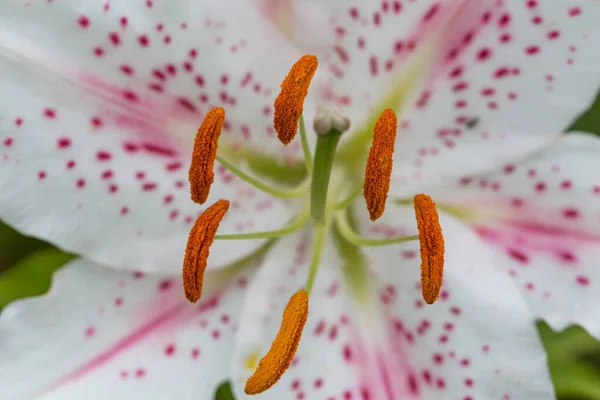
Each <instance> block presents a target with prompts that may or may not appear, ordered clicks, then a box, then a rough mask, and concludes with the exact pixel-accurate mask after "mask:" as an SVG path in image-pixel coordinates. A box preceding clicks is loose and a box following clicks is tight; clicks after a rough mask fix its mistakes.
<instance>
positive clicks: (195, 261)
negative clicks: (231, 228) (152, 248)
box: [182, 199, 229, 303]
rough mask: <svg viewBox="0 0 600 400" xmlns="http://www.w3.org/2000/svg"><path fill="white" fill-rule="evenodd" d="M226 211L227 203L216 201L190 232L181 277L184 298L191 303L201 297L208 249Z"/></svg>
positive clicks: (225, 201)
mask: <svg viewBox="0 0 600 400" xmlns="http://www.w3.org/2000/svg"><path fill="white" fill-rule="evenodd" d="M228 209H229V201H227V200H223V199H221V200H219V201H217V202H216V203H215V204H213V205H212V206H210V207H208V208H207V209H206V210H205V211H204V212H203V213H202V215H200V216H199V217H198V219H197V220H196V223H195V224H194V226H193V227H192V230H191V231H190V236H189V238H188V242H187V247H186V249H185V258H184V259H183V269H182V276H183V289H184V291H185V297H187V299H188V300H189V301H191V302H192V303H195V302H196V301H198V299H199V298H200V297H201V296H202V282H203V280H204V270H205V269H206V260H207V259H208V255H209V248H210V246H211V245H212V243H213V241H214V238H215V234H216V233H217V229H219V224H220V223H221V220H222V219H223V216H225V213H226V212H227V210H228Z"/></svg>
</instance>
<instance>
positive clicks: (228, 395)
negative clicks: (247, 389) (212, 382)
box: [215, 382, 235, 400]
mask: <svg viewBox="0 0 600 400" xmlns="http://www.w3.org/2000/svg"><path fill="white" fill-rule="evenodd" d="M215 400H235V397H233V392H232V391H231V384H230V383H229V382H223V383H222V384H221V385H220V386H219V387H218V388H217V392H216V393H215Z"/></svg>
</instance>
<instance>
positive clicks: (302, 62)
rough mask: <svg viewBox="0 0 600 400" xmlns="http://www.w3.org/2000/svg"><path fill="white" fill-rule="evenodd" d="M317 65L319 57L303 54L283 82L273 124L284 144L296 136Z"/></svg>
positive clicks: (276, 100)
mask: <svg viewBox="0 0 600 400" xmlns="http://www.w3.org/2000/svg"><path fill="white" fill-rule="evenodd" d="M317 65H318V61H317V57H315V56H313V55H309V54H307V55H304V56H302V57H301V58H300V59H299V60H298V61H296V63H295V64H294V66H293V67H292V69H291V70H290V72H289V73H288V75H287V76H286V77H285V79H284V80H283V83H282V84H281V92H279V95H278V96H277V98H276V99H275V107H274V116H273V124H274V125H275V131H277V137H278V138H279V140H280V141H281V143H283V144H284V145H287V144H289V143H290V142H291V141H292V139H294V136H296V132H297V131H298V119H299V118H300V115H302V111H303V109H304V98H305V97H306V94H307V93H308V87H309V85H310V81H311V79H312V77H313V76H314V74H315V71H316V70H317Z"/></svg>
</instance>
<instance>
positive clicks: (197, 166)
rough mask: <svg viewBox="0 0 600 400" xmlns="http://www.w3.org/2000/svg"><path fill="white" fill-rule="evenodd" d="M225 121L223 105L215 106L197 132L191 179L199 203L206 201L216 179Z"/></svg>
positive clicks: (195, 200) (192, 191)
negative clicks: (217, 158) (217, 159)
mask: <svg viewBox="0 0 600 400" xmlns="http://www.w3.org/2000/svg"><path fill="white" fill-rule="evenodd" d="M224 123H225V110H224V109H223V108H221V107H217V108H213V109H212V110H210V111H209V112H208V113H207V114H206V117H204V121H202V125H200V128H198V133H196V139H195V140H194V151H193V153H192V163H191V165H190V171H189V180H190V192H191V197H192V200H193V201H194V202H196V203H199V204H203V203H204V202H205V201H206V199H207V198H208V193H209V192H210V186H211V185H212V183H213V182H214V180H215V174H214V172H213V168H214V166H215V158H216V156H217V147H218V142H219V136H220V135H221V129H222V128H223V124H224Z"/></svg>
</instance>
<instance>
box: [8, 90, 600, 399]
mask: <svg viewBox="0 0 600 400" xmlns="http://www.w3.org/2000/svg"><path fill="white" fill-rule="evenodd" d="M573 130H579V131H587V132H592V133H595V134H596V135H600V97H598V98H597V99H596V102H595V103H594V105H593V106H592V107H591V108H590V109H589V110H588V111H587V112H586V113H585V114H583V115H582V116H581V117H580V118H579V119H578V120H577V121H576V122H575V123H574V124H573V126H572V127H571V128H570V129H569V131H573ZM265 167H266V168H268V167H269V166H268V165H265ZM73 257H74V256H73V255H71V254H67V253H65V252H62V251H60V250H59V249H57V248H55V247H53V246H52V245H50V244H48V243H45V242H43V241H41V240H37V239H34V238H31V237H26V236H23V235H21V234H19V233H18V232H16V231H14V230H13V229H11V228H10V227H8V226H6V225H4V224H2V223H1V222H0V309H1V308H2V307H4V306H6V305H7V304H8V303H10V302H12V301H14V300H17V299H20V298H25V297H31V296H38V295H41V294H43V293H45V292H46V291H47V290H48V288H49V287H50V282H51V277H52V273H53V272H54V271H55V270H57V269H58V268H60V267H61V266H62V265H64V264H65V263H66V262H68V261H69V260H71V259H72V258H73ZM538 329H539V332H540V335H541V337H542V340H543V341H544V345H545V346H546V349H547V351H548V362H549V365H550V372H551V374H552V379H553V381H554V385H555V388H556V393H557V395H558V398H559V399H560V400H600V342H597V341H596V340H594V339H593V338H591V337H590V336H589V335H588V334H587V333H586V332H585V331H584V330H583V329H581V328H579V327H570V328H568V329H566V330H565V331H563V332H553V331H552V330H551V329H550V328H549V327H548V326H547V325H546V324H544V323H541V322H540V323H539V324H538ZM215 399H216V400H233V399H234V397H233V394H232V393H231V388H230V387H229V385H228V384H227V383H225V382H224V383H223V384H222V385H221V386H220V387H219V388H217V390H216V391H215Z"/></svg>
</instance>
